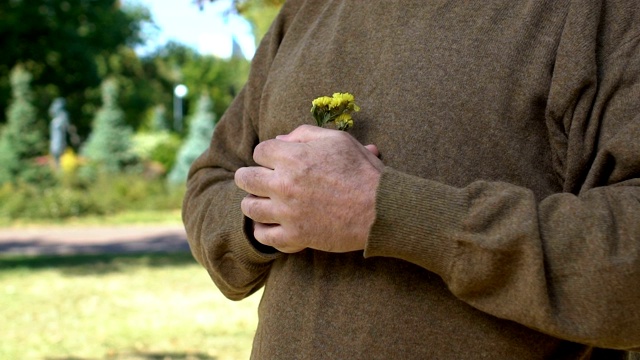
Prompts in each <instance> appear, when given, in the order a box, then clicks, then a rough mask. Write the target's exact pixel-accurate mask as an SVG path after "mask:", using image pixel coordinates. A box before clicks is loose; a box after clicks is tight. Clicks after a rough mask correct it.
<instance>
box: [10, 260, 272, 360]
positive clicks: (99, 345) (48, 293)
mask: <svg viewBox="0 0 640 360" xmlns="http://www.w3.org/2000/svg"><path fill="white" fill-rule="evenodd" d="M259 298H260V294H254V295H253V296H251V297H250V298H248V299H245V300H243V301H241V302H232V301H230V300H227V299H226V298H224V297H223V296H222V295H221V294H220V292H219V291H218V290H217V289H216V288H215V286H214V285H213V283H212V282H211V280H210V279H209V277H208V275H207V273H206V271H205V270H204V269H203V268H202V267H201V266H200V265H198V264H197V263H195V261H194V260H193V259H192V257H191V255H190V254H186V253H178V254H148V255H85V256H50V257H0V319H2V326H1V329H2V330H1V334H2V335H1V336H0V359H34V360H38V359H42V360H45V359H46V360H54V359H55V360H63V359H65V360H88V359H115V360H123V359H139V360H156V359H157V360H174V359H183V360H187V359H190V360H212V359H216V360H224V359H247V358H248V357H249V353H250V349H251V341H252V337H253V334H254V331H255V327H256V324H257V315H256V312H257V305H258V302H259Z"/></svg>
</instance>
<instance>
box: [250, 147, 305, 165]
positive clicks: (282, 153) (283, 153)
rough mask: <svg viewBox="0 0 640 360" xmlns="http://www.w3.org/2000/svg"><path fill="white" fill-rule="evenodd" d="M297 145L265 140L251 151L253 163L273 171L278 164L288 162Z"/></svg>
mask: <svg viewBox="0 0 640 360" xmlns="http://www.w3.org/2000/svg"><path fill="white" fill-rule="evenodd" d="M296 145H298V144H294V143H291V142H286V141H281V140H266V141H263V142H261V143H260V144H258V145H257V146H256V147H255V149H253V161H255V162H256V163H257V164H258V165H261V166H264V167H267V168H269V169H275V168H276V167H277V166H278V164H281V163H282V162H286V161H289V159H290V158H291V154H292V153H294V152H295V151H296V150H295V147H296Z"/></svg>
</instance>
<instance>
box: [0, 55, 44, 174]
mask: <svg viewBox="0 0 640 360" xmlns="http://www.w3.org/2000/svg"><path fill="white" fill-rule="evenodd" d="M31 79H32V76H31V74H30V73H29V72H28V71H27V70H25V68H24V67H23V66H21V65H18V66H16V67H15V68H14V69H13V70H12V71H11V76H10V82H11V90H12V97H11V104H10V106H9V108H8V109H7V119H8V122H7V124H6V125H5V127H4V129H3V131H2V134H1V136H0V164H2V165H1V166H0V184H1V183H5V182H16V181H20V180H22V181H27V182H36V181H38V179H41V178H42V177H43V176H45V177H46V176H48V175H50V171H48V170H49V169H48V168H46V167H43V166H39V165H37V164H36V163H35V158H36V157H38V156H41V155H44V154H45V153H46V149H47V142H46V135H45V131H46V130H45V129H46V127H44V126H43V124H42V123H41V122H40V121H39V120H38V117H37V114H36V108H35V107H34V106H33V104H32V101H33V94H32V91H31V87H30V83H31Z"/></svg>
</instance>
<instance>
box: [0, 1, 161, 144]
mask: <svg viewBox="0 0 640 360" xmlns="http://www.w3.org/2000/svg"><path fill="white" fill-rule="evenodd" d="M148 19H149V14H148V11H146V10H145V9H143V8H139V7H138V8H132V7H128V8H123V7H121V6H120V4H119V1H118V0H30V1H26V0H11V1H2V2H0V38H2V42H0V53H1V54H2V56H1V57H0V109H5V108H6V100H5V99H6V98H7V97H8V91H9V84H8V83H7V82H6V81H2V79H4V78H6V77H7V76H6V75H8V73H9V70H10V69H11V68H12V67H13V66H14V65H15V64H17V63H22V64H24V66H25V68H26V69H27V70H29V71H30V72H31V73H32V75H33V77H34V79H33V80H34V81H33V86H34V92H35V93H36V94H37V96H36V103H35V106H36V107H37V108H38V109H39V111H40V113H41V114H44V113H45V112H46V109H47V108H48V106H49V104H50V103H51V100H52V99H53V98H55V97H60V96H61V97H64V98H65V99H66V100H67V105H68V107H67V110H68V111H69V113H70V118H71V119H72V121H73V122H74V124H75V125H76V126H77V127H78V130H79V131H80V132H81V133H82V134H85V133H87V132H88V131H89V124H90V120H91V117H92V113H91V105H92V101H95V103H96V104H97V103H98V102H99V96H96V97H95V98H92V97H91V94H92V91H91V89H97V88H98V86H99V84H100V81H101V78H102V77H104V76H106V75H108V74H105V73H102V74H101V73H100V69H99V66H98V64H97V62H96V61H97V60H98V59H101V58H109V57H111V56H112V55H111V54H114V53H119V52H120V50H119V49H120V48H121V47H122V46H128V47H132V46H134V45H135V44H137V43H140V42H141V30H140V29H141V26H142V23H143V22H144V21H148ZM97 92H98V91H97V90H96V93H97ZM87 105H89V106H87ZM4 120H5V119H3V118H2V117H0V123H2V122H4Z"/></svg>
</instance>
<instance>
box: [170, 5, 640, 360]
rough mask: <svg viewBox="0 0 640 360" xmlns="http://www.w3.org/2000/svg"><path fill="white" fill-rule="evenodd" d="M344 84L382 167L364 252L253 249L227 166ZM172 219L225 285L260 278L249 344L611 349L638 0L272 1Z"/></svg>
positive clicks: (306, 117) (633, 260)
mask: <svg viewBox="0 0 640 360" xmlns="http://www.w3.org/2000/svg"><path fill="white" fill-rule="evenodd" d="M345 91H346V92H351V93H352V94H354V95H355V97H356V102H357V103H358V104H359V105H360V106H361V107H362V111H361V112H359V113H357V114H355V116H354V118H355V127H354V128H353V129H352V130H350V132H351V134H352V135H353V136H354V137H355V138H357V139H358V140H359V141H360V142H362V143H363V144H370V143H372V144H376V145H377V146H378V147H379V149H380V152H381V154H382V155H381V158H382V160H383V162H384V163H385V165H386V169H385V170H384V173H383V174H382V178H381V182H380V184H379V187H378V189H377V198H376V212H377V218H376V221H375V223H374V225H373V228H372V229H371V235H370V238H369V240H368V243H367V245H366V249H365V251H364V253H363V252H352V253H346V254H331V253H324V252H320V251H312V250H305V251H302V252H300V253H296V254H292V255H287V254H282V253H277V252H274V253H270V252H269V251H267V250H268V249H257V248H256V247H255V246H253V245H252V243H251V242H250V240H249V238H248V237H247V235H246V232H245V231H244V226H246V224H245V218H244V217H243V215H242V213H241V211H240V206H239V203H240V201H241V199H242V198H243V197H244V196H245V195H246V194H245V193H244V192H243V191H241V190H239V189H238V188H236V186H235V185H234V182H233V175H234V171H235V170H236V169H238V168H239V167H243V166H247V165H253V164H254V163H253V161H252V150H253V148H254V146H255V145H256V144H258V143H259V142H260V141H263V140H265V139H271V138H273V137H275V136H276V135H278V134H285V133H288V132H290V131H292V130H293V129H295V128H296V127H297V126H299V125H301V124H314V120H313V118H312V117H311V115H310V114H309V109H310V106H311V100H312V99H314V98H315V97H318V96H321V95H330V94H332V93H333V92H345ZM320 216H330V215H329V214H323V215H320ZM183 217H184V221H185V225H186V228H187V232H188V237H189V242H190V245H191V248H192V251H193V254H194V256H195V257H196V258H197V259H198V261H199V262H200V263H201V264H202V265H203V266H204V267H205V268H206V269H207V271H208V272H209V274H210V275H211V278H212V279H213V281H214V282H215V283H216V285H217V286H218V287H219V288H220V290H221V291H222V292H223V293H224V294H225V295H226V296H227V297H229V298H231V299H234V300H239V299H242V298H244V297H246V296H248V295H250V294H252V293H253V292H255V291H256V290H258V289H260V288H261V287H262V286H264V293H263V299H262V302H261V304H260V307H259V310H258V311H259V318H260V322H259V326H258V329H257V332H256V337H255V341H254V347H253V357H254V358H257V359H394V358H403V359H481V358H487V359H583V358H589V357H590V356H591V357H593V358H605V359H615V358H621V357H623V356H625V354H624V351H614V350H601V349H597V348H612V349H619V350H630V349H637V348H638V347H640V1H638V0H611V1H605V0H584V1H579V0H547V1H544V0H529V1H512V0H491V1H444V0H434V1H425V0H396V1H355V0H345V1H321V0H309V1H302V0H294V1H289V2H288V3H286V5H284V7H283V9H282V11H281V14H280V15H279V16H278V18H277V19H276V21H275V22H274V24H273V26H272V28H271V30H270V32H269V33H268V34H267V36H266V38H265V39H264V40H263V41H262V43H261V45H260V47H259V49H258V52H257V54H256V56H255V58H254V61H253V64H252V72H251V75H250V79H249V82H248V83H247V85H246V87H245V88H244V89H243V91H242V92H241V93H240V95H239V96H238V98H237V99H236V100H235V101H234V102H233V104H232V105H231V107H230V108H229V109H228V110H227V112H226V113H225V114H224V116H223V118H222V119H221V121H220V123H219V124H218V126H217V128H216V131H215V134H214V136H213V140H212V143H211V147H210V149H209V150H208V151H207V152H205V153H204V154H203V156H201V157H200V158H199V159H198V160H197V161H196V162H195V163H194V165H193V167H192V171H191V173H190V178H189V182H188V193H187V196H186V198H185V204H184V209H183ZM260 250H262V251H260Z"/></svg>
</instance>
